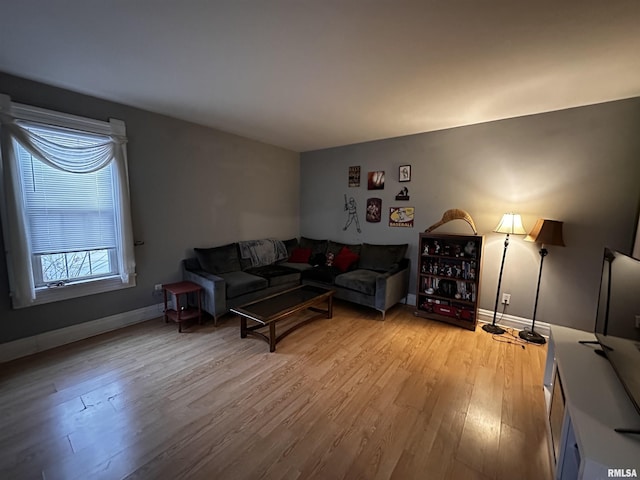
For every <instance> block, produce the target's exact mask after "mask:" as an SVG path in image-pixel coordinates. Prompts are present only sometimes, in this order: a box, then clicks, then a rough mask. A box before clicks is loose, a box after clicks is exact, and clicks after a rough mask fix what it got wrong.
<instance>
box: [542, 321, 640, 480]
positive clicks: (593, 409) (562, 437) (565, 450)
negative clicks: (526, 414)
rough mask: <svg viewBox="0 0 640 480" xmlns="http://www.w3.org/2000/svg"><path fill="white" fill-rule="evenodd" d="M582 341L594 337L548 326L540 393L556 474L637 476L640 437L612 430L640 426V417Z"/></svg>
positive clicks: (587, 478)
mask: <svg viewBox="0 0 640 480" xmlns="http://www.w3.org/2000/svg"><path fill="white" fill-rule="evenodd" d="M581 340H582V341H585V340H586V341H595V336H594V335H593V334H592V333H588V332H583V331H580V330H574V329H571V328H566V327H558V326H551V336H550V339H549V349H548V353H547V364H546V368H545V373H544V393H545V402H546V406H547V427H548V431H549V445H550V456H551V465H552V468H553V469H554V478H556V479H563V480H568V479H584V480H591V479H606V478H615V477H620V478H626V477H632V478H633V477H634V476H640V435H630V434H620V433H617V432H616V431H615V430H614V429H615V428H633V429H640V415H639V414H638V412H637V411H636V410H635V408H634V407H633V404H632V403H631V400H630V399H629V397H628V396H627V394H626V392H625V391H624V388H623V386H622V384H621V383H620V381H619V380H618V377H617V376H616V374H615V372H614V370H613V367H612V366H611V364H610V363H609V361H608V360H607V359H606V358H604V357H602V356H600V355H597V354H596V352H595V350H597V349H599V346H598V345H597V344H595V345H593V344H588V345H583V344H581V343H579V341H581ZM638 368H640V365H639V366H638ZM634 473H635V475H634Z"/></svg>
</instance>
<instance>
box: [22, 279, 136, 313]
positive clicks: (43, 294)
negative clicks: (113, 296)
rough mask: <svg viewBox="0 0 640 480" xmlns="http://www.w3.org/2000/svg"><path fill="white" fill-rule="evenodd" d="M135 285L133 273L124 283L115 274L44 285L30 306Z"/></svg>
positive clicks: (38, 290)
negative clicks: (59, 284)
mask: <svg viewBox="0 0 640 480" xmlns="http://www.w3.org/2000/svg"><path fill="white" fill-rule="evenodd" d="M135 286H136V281H135V274H133V275H130V279H129V282H128V283H122V280H121V279H120V277H118V276H113V277H107V278H100V279H95V280H89V281H85V282H78V283H69V284H67V285H65V286H63V287H54V288H47V287H42V288H37V289H36V299H35V300H34V301H33V302H32V303H31V304H30V305H28V306H33V305H41V304H45V303H52V302H59V301H61V300H69V299H72V298H78V297H84V296H87V295H96V294H98V293H104V292H111V291H113V290H121V289H123V288H131V287H135Z"/></svg>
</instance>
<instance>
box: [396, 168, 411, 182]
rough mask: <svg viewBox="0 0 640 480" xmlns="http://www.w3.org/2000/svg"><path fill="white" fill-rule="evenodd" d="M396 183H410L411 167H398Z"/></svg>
mask: <svg viewBox="0 0 640 480" xmlns="http://www.w3.org/2000/svg"><path fill="white" fill-rule="evenodd" d="M398 181H399V182H410V181H411V165H400V167H399V168H398Z"/></svg>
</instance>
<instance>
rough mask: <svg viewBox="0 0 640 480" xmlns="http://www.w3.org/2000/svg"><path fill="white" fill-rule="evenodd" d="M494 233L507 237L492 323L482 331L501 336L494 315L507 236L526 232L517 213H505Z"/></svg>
mask: <svg viewBox="0 0 640 480" xmlns="http://www.w3.org/2000/svg"><path fill="white" fill-rule="evenodd" d="M494 232H496V233H506V234H507V236H506V237H505V239H504V250H503V251H502V263H501V264H500V275H498V290H497V291H496V305H495V307H493V322H491V324H488V323H485V324H484V325H483V326H482V329H483V330H484V331H485V332H489V333H492V334H494V335H502V334H503V333H504V332H505V329H504V328H501V327H499V326H498V325H496V315H497V314H498V300H499V299H500V285H501V284H502V271H503V270H504V259H505V257H506V256H507V247H508V246H509V235H526V233H527V231H526V230H525V229H524V227H523V226H522V219H521V218H520V215H518V214H517V213H505V214H504V215H503V216H502V220H500V223H499V224H498V226H497V227H496V228H495V230H494Z"/></svg>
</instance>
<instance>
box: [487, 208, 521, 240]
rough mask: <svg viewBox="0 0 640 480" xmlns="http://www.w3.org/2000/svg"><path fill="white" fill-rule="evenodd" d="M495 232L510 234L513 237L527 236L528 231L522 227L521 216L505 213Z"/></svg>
mask: <svg viewBox="0 0 640 480" xmlns="http://www.w3.org/2000/svg"><path fill="white" fill-rule="evenodd" d="M493 231H494V232H496V233H509V234H511V235H526V234H527V231H526V230H525V229H524V227H523V226H522V218H520V215H518V214H517V213H505V214H504V215H503V216H502V220H500V223H498V226H497V227H496V228H495V229H494V230H493Z"/></svg>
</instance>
